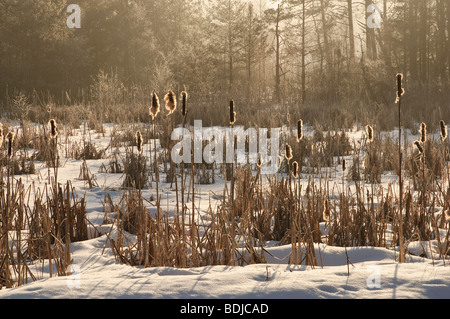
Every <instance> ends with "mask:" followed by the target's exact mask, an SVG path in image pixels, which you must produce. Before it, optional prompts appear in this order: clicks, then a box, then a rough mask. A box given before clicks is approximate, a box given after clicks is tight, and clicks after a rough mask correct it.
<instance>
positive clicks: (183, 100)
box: [181, 91, 187, 116]
mask: <svg viewBox="0 0 450 319" xmlns="http://www.w3.org/2000/svg"><path fill="white" fill-rule="evenodd" d="M186 114H187V93H186V92H185V91H183V92H181V115H183V116H186Z"/></svg>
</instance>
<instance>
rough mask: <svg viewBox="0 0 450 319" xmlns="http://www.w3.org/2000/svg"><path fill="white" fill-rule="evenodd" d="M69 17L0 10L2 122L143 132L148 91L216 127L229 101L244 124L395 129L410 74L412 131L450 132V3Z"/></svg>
mask: <svg viewBox="0 0 450 319" xmlns="http://www.w3.org/2000/svg"><path fill="white" fill-rule="evenodd" d="M71 4H73V3H72V1H67V0H22V1H18V0H2V1H0V105H1V108H2V110H3V111H2V114H3V115H5V114H8V115H10V116H14V115H20V113H22V114H23V112H27V114H28V115H29V114H33V113H35V112H36V113H39V112H40V110H42V109H46V108H48V105H55V107H63V106H74V105H78V106H84V107H87V106H89V107H90V108H91V111H92V110H94V111H97V112H101V113H102V120H103V121H111V122H115V121H118V119H123V117H122V116H123V114H122V113H121V112H114V111H112V110H113V109H114V107H115V106H125V108H124V109H126V110H128V111H130V110H134V112H128V115H129V114H131V113H133V118H132V119H136V118H137V119H141V120H146V119H147V118H148V116H149V115H148V112H147V111H146V110H147V107H148V105H149V101H150V96H151V92H152V91H153V90H155V91H157V92H166V91H167V90H169V89H172V90H174V91H175V92H176V93H179V92H181V91H183V90H186V91H188V92H189V94H190V103H191V104H192V105H195V106H197V107H196V108H193V111H192V112H195V110H197V111H198V114H195V113H194V115H193V117H195V118H197V119H203V120H204V121H208V123H207V124H210V125H217V124H220V123H223V122H224V121H223V118H226V114H224V116H223V118H222V117H221V116H220V115H221V114H222V113H226V108H227V103H228V101H229V99H230V98H233V99H234V100H235V101H236V105H238V106H239V107H240V112H241V119H243V121H242V122H241V124H244V125H258V126H264V127H270V126H274V125H277V124H279V123H280V121H278V120H280V119H279V118H278V117H283V116H284V117H285V116H286V114H290V115H292V116H297V117H302V118H303V119H304V121H305V122H306V123H309V124H311V125H314V124H315V123H320V125H322V126H324V127H336V128H345V127H350V126H351V125H352V124H353V123H355V122H358V123H362V124H366V123H371V124H372V125H374V126H375V127H376V128H377V129H380V130H385V129H392V128H393V127H395V125H396V124H397V120H396V119H395V114H396V113H395V107H394V102H395V81H396V78H395V76H396V74H397V73H402V74H404V86H405V90H406V91H407V93H408V94H407V95H405V98H404V100H405V101H404V108H405V110H404V113H405V116H404V119H403V121H404V123H403V124H404V125H405V126H406V127H409V128H414V127H416V128H417V125H418V123H420V122H421V121H425V122H427V123H429V126H430V128H433V127H437V125H438V123H439V120H441V119H444V120H447V121H448V120H449V115H450V112H449V110H450V107H449V103H450V102H449V101H450V99H449V93H448V92H449V87H450V54H449V52H450V37H449V36H450V1H448V0H433V1H430V0H427V1H423V0H412V1H397V0H394V1H388V0H383V1H370V0H365V1H352V0H347V1H342V0H341V1H338V0H335V1H332V0H281V1H272V0H253V1H244V0H233V1H231V0H152V1H145V0H108V1H106V0H100V1H87V0H77V2H76V4H77V5H78V7H79V8H80V12H79V17H78V19H79V20H80V21H78V22H80V25H79V27H74V28H71V27H69V26H70V25H69V20H70V19H72V17H71V12H70V11H69V10H68V7H69V5H71ZM161 94H162V93H161ZM105 105H107V106H108V108H111V109H110V110H109V111H105V109H104V107H103V106H105ZM24 109H25V110H24ZM222 109H223V112H222ZM274 110H277V112H274ZM278 111H279V112H278ZM18 113H19V114H18ZM255 114H257V115H255ZM247 115H248V117H247ZM254 115H255V116H254ZM130 116H131V115H130ZM274 118H276V119H277V120H276V121H277V122H274V121H275V120H274ZM244 119H248V121H247V120H244ZM46 120H48V119H46ZM284 121H285V118H283V119H282V120H281V122H284ZM253 122H254V123H253Z"/></svg>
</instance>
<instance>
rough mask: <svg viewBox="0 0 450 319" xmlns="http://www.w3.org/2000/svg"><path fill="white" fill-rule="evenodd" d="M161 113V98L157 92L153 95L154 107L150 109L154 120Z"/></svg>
mask: <svg viewBox="0 0 450 319" xmlns="http://www.w3.org/2000/svg"><path fill="white" fill-rule="evenodd" d="M158 113H159V97H158V95H157V94H156V92H155V91H153V93H152V106H151V107H150V115H151V117H152V120H155V118H156V116H157V115H158Z"/></svg>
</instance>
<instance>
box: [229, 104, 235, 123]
mask: <svg viewBox="0 0 450 319" xmlns="http://www.w3.org/2000/svg"><path fill="white" fill-rule="evenodd" d="M235 122H236V112H235V111H234V101H233V100H230V125H233V124H234V123H235Z"/></svg>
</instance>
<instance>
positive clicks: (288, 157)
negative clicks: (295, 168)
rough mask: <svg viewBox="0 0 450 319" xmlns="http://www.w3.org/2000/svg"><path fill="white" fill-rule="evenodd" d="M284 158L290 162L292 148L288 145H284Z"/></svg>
mask: <svg viewBox="0 0 450 319" xmlns="http://www.w3.org/2000/svg"><path fill="white" fill-rule="evenodd" d="M284 157H285V158H286V159H287V160H288V161H290V160H291V159H292V148H291V146H290V145H289V144H288V143H286V152H285V154H284Z"/></svg>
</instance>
